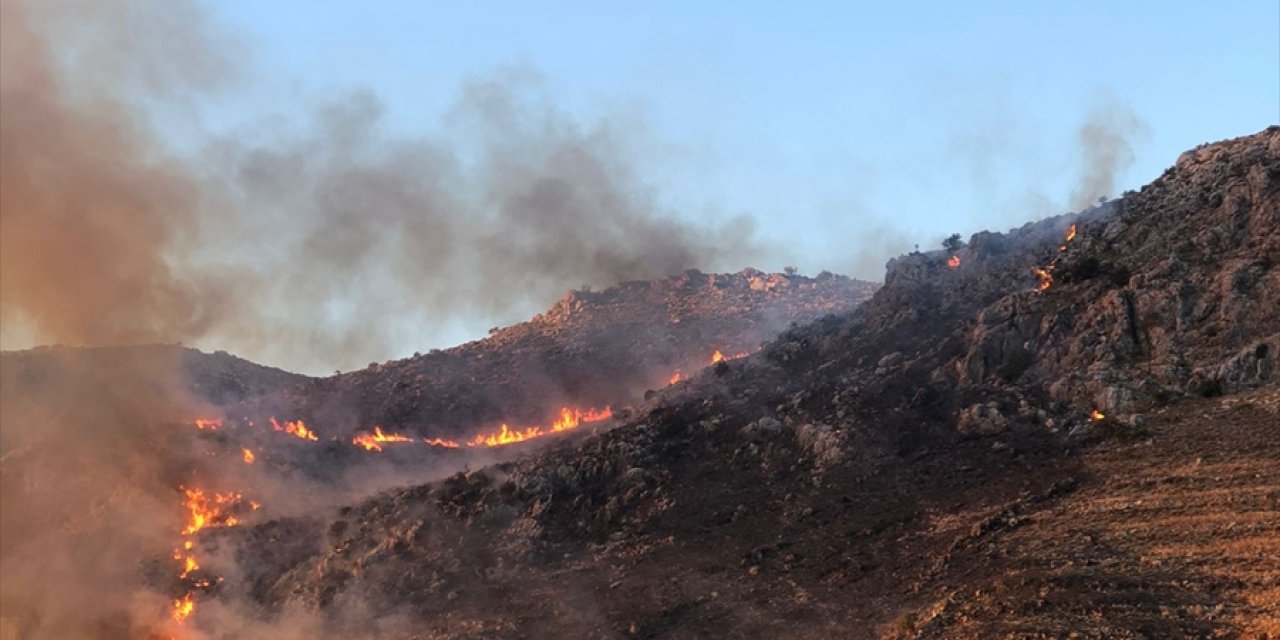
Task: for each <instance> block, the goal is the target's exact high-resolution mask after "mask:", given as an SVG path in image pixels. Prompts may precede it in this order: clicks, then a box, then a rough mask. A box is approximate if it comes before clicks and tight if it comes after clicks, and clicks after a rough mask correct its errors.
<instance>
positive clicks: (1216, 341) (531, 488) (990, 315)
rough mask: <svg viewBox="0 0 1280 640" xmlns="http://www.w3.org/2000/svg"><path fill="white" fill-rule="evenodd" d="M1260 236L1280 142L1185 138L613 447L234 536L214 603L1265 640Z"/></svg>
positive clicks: (1271, 561)
mask: <svg viewBox="0 0 1280 640" xmlns="http://www.w3.org/2000/svg"><path fill="white" fill-rule="evenodd" d="M1072 224H1074V225H1076V228H1077V229H1078V235H1077V236H1076V237H1074V239H1073V240H1071V241H1070V242H1069V243H1065V241H1064V238H1066V237H1067V236H1068V233H1067V232H1068V229H1070V228H1071V227H1070V225H1072ZM1278 228H1280V128H1271V129H1268V130H1266V131H1264V132H1261V133H1259V134H1256V135H1253V136H1248V137H1245V138H1240V139H1236V140H1231V141H1226V142H1222V143H1215V144H1212V145H1206V146H1204V147H1201V148H1198V149H1196V150H1193V151H1190V152H1188V153H1187V154H1184V155H1183V157H1181V158H1180V159H1179V160H1178V162H1177V164H1176V165H1175V166H1173V167H1172V168H1171V169H1170V170H1169V171H1167V172H1166V173H1165V175H1163V176H1162V177H1161V178H1159V179H1158V180H1156V181H1155V182H1153V183H1152V184H1151V185H1148V186H1147V187H1144V188H1143V189H1142V190H1141V191H1140V192H1136V193H1128V194H1125V196H1124V197H1122V198H1120V199H1118V200H1115V201H1111V202H1107V203H1105V204H1102V205H1100V206H1098V207H1095V208H1092V209H1089V210H1086V211H1083V212H1080V213H1079V214H1076V215H1071V216H1064V217H1060V218H1053V219H1048V220H1044V221H1041V222H1038V223H1034V224H1029V225H1027V226H1025V227H1023V228H1020V229H1017V230H1014V231H1011V232H1009V233H1005V234H998V233H981V234H977V235H975V236H973V237H972V238H971V239H970V241H969V242H968V243H967V246H966V247H964V248H963V249H960V250H959V251H957V252H956V253H955V255H956V256H957V257H958V258H959V262H960V265H959V266H958V267H955V268H953V267H952V266H950V265H949V264H948V259H949V258H951V257H952V256H951V255H950V254H939V253H934V254H914V255H910V256H906V257H904V258H902V259H899V260H897V261H894V262H893V263H891V264H890V265H889V272H888V275H887V277H886V283H885V286H884V287H883V288H882V289H881V290H880V291H879V292H877V293H876V295H875V296H874V298H872V300H870V301H869V302H868V303H866V304H865V305H863V306H861V307H859V308H858V309H856V310H854V311H852V312H850V313H847V314H843V315H838V316H832V317H827V318H824V319H820V320H818V321H816V322H814V323H812V324H808V325H805V326H801V327H797V328H795V329H793V330H791V331H788V332H786V333H784V334H783V335H782V336H780V337H779V338H778V339H776V340H774V341H773V342H771V343H769V344H768V345H766V347H765V348H764V349H763V351H762V352H761V353H759V354H757V355H755V356H752V357H750V358H747V359H744V360H741V361H736V362H730V363H725V364H722V365H718V366H717V367H715V368H713V369H711V370H708V371H705V372H703V373H702V374H700V375H699V376H697V377H696V378H694V379H693V380H691V381H689V382H687V383H682V384H680V385H676V386H674V387H672V388H670V389H668V390H666V391H664V392H662V393H660V394H659V395H658V396H657V397H655V398H653V399H652V400H651V401H650V402H649V403H648V404H647V405H646V406H644V407H641V408H640V410H639V411H638V412H637V413H636V414H635V415H634V417H633V418H631V419H630V420H628V421H626V424H624V425H622V426H620V427H619V428H617V429H615V430H612V431H610V432H607V433H603V434H600V435H596V436H592V437H587V438H585V439H582V440H580V441H573V440H564V441H561V442H560V445H559V446H558V447H556V448H554V449H552V450H549V451H546V452H545V453H542V454H538V455H531V456H528V457H525V458H522V459H519V460H516V461H514V462H510V463H505V464H499V465H495V466H492V467H489V468H485V469H481V470H477V471H472V472H466V473H459V474H457V475H455V476H453V477H451V478H449V479H447V480H445V481H442V482H439V483H433V484H429V485H422V486H417V487H412V488H408V489H404V490H401V491H396V492H391V493H387V494H384V495H382V496H380V497H378V498H376V499H373V500H371V501H368V502H365V503H362V504H358V505H352V506H351V507H348V508H345V509H342V510H341V511H339V512H337V513H330V514H320V515H317V516H316V517H314V518H306V519H288V520H277V521H273V522H269V523H266V524H263V525H260V526H257V527H254V528H251V529H248V530H245V531H240V532H232V535H236V536H244V537H243V539H242V540H241V542H242V543H243V544H241V545H240V549H241V552H240V553H241V554H242V555H241V561H242V563H243V564H244V565H246V566H255V567H259V568H258V569H256V570H255V571H254V572H253V575H252V576H251V578H250V579H248V581H247V584H246V588H245V589H244V590H243V591H242V592H240V593H239V594H229V595H228V596H227V597H228V598H230V599H232V600H234V599H235V598H243V599H244V600H245V601H248V602H252V603H254V604H255V605H256V606H259V607H262V610H263V611H264V612H265V613H264V616H266V617H268V618H269V617H270V615H271V614H270V612H272V611H278V610H280V609H281V608H282V607H284V606H285V605H286V604H289V605H290V606H299V605H301V606H303V607H304V608H308V609H311V610H313V611H316V612H318V613H319V615H321V616H324V617H326V618H327V619H328V621H329V623H330V624H331V625H333V628H335V629H339V630H340V632H341V633H348V634H357V633H358V632H369V630H368V628H367V627H363V626H360V625H356V624H353V623H351V621H350V620H348V619H346V618H345V617H344V615H343V612H344V611H348V610H350V609H351V608H353V607H354V606H356V605H357V604H358V605H359V606H360V607H372V608H373V609H374V610H375V611H383V612H388V613H389V612H397V613H400V614H403V615H407V616H409V619H411V620H413V621H414V622H413V623H412V624H409V625H407V626H404V627H398V628H397V629H396V631H398V632H399V633H400V635H403V636H405V637H422V638H426V637H512V638H514V637H550V636H566V635H567V636H574V637H618V638H625V637H705V636H706V635H708V634H715V635H717V636H720V637H795V638H806V637H814V638H817V637H827V636H830V635H832V634H837V635H841V634H845V635H847V634H849V633H850V632H851V630H853V633H854V635H855V636H858V637H875V636H879V635H889V636H898V637H989V636H990V635H991V634H995V635H1012V636H1016V637H1036V636H1037V635H1043V636H1046V637H1057V636H1059V635H1061V634H1062V633H1065V632H1067V631H1068V630H1069V631H1070V632H1075V633H1077V634H1078V635H1079V636H1080V637H1095V638H1110V637H1152V636H1157V637H1183V636H1200V635H1204V634H1220V635H1227V636H1231V635H1240V634H1243V633H1246V632H1255V633H1263V632H1270V633H1274V632H1275V630H1276V627H1275V625H1276V622H1275V616H1274V612H1275V607H1274V604H1275V599H1274V598H1275V595H1276V594H1275V590H1274V576H1275V575H1276V571H1277V565H1276V561H1275V558H1276V557H1278V556H1277V554H1276V551H1277V544H1280V532H1278V531H1277V529H1276V525H1275V523H1276V522H1277V515H1280V505H1278V504H1277V500H1278V497H1280V494H1278V491H1280V489H1278V488H1277V487H1276V486H1275V484H1274V478H1275V477H1276V474H1275V471H1276V452H1275V450H1274V446H1273V445H1270V444H1268V443H1272V442H1274V441H1276V440H1277V436H1278V435H1280V431H1278V430H1280V421H1277V420H1276V419H1275V413H1274V404H1275V399H1274V386H1275V376H1274V373H1273V370H1274V364H1275V358H1276V354H1277V352H1278V350H1280V342H1278V340H1280V309H1277V303H1278V302H1280V300H1278V299H1277V292H1278V291H1280V272H1278V271H1277V270H1276V269H1275V265H1276V264H1277V263H1280V233H1277V229H1278ZM1063 246H1065V247H1066V248H1065V249H1063V248H1062V247H1063ZM952 262H953V263H954V261H952ZM1050 264H1052V265H1053V267H1054V268H1053V269H1052V276H1053V277H1052V279H1051V280H1050V281H1049V283H1048V286H1047V289H1045V290H1044V291H1038V290H1037V289H1038V288H1042V287H1043V286H1044V285H1045V279H1044V278H1043V277H1037V276H1036V275H1034V274H1033V273H1032V268H1033V267H1040V268H1045V267H1046V266H1047V265H1050ZM1255 389H1260V391H1253V390H1255ZM1223 394H1226V395H1233V396H1238V395H1239V394H1254V395H1245V396H1239V397H1241V398H1242V399H1243V398H1247V399H1248V404H1243V403H1241V404H1228V405H1222V404H1220V403H1219V401H1218V400H1206V399H1204V398H1205V397H1212V396H1217V395H1223ZM1095 412H1096V414H1095ZM1091 414H1094V415H1095V417H1093V418H1090V415H1091ZM1100 414H1105V415H1106V417H1105V418H1098V417H1097V415H1100ZM1202 439H1203V441H1204V442H1203V443H1202V444H1197V442H1199V441H1200V440H1202ZM1197 451H1199V452H1201V453H1202V455H1197V456H1196V457H1197V458H1199V459H1200V462H1195V461H1194V458H1192V453H1194V452H1197ZM1205 461H1211V462H1209V463H1207V464H1208V466H1205V465H1206V462H1205ZM1188 464H1195V465H1196V466H1195V467H1193V469H1192V470H1188V469H1187V467H1186V465H1188ZM1214 465H1222V466H1220V467H1218V466H1214ZM1195 469H1198V470H1195ZM1207 469H1214V470H1213V471H1208V470H1207ZM1144 492H1149V493H1150V495H1151V496H1152V497H1151V498H1149V499H1151V500H1153V501H1154V504H1152V505H1150V506H1149V507H1145V508H1144V509H1148V510H1150V509H1154V511H1149V513H1148V512H1144V513H1148V515H1149V516H1150V518H1152V520H1150V521H1144V520H1142V518H1137V519H1135V518H1134V517H1133V516H1132V514H1131V513H1129V512H1127V511H1125V510H1120V509H1113V508H1110V507H1108V506H1107V505H1114V504H1125V503H1126V501H1128V503H1130V504H1133V503H1135V502H1136V501H1137V500H1138V498H1137V496H1138V495H1140V494H1143V493H1144ZM1215 492H1216V493H1215ZM1213 495H1222V496H1226V495H1231V496H1235V499H1234V500H1232V501H1230V502H1226V503H1225V504H1214V498H1213V497H1212V496H1213ZM1178 504H1181V505H1182V506H1176V505H1178ZM1197 509H1198V511H1197ZM1152 522H1158V523H1159V525H1158V526H1157V525H1153V524H1151V523H1152ZM1224 522H1225V524H1224ZM1210 565H1216V566H1213V567H1211V566H1210ZM362 610H367V609H362ZM344 625H350V626H344ZM391 632H392V630H390V629H383V630H380V631H378V633H381V634H384V635H385V634H388V633H391Z"/></svg>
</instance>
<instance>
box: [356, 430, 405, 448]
mask: <svg viewBox="0 0 1280 640" xmlns="http://www.w3.org/2000/svg"><path fill="white" fill-rule="evenodd" d="M387 442H413V438H410V437H409V436H404V435H400V434H398V433H383V432H382V427H374V428H373V433H362V434H359V435H357V436H356V437H355V438H353V439H352V440H351V444H354V445H359V446H361V447H364V450H365V451H382V445H383V443H387Z"/></svg>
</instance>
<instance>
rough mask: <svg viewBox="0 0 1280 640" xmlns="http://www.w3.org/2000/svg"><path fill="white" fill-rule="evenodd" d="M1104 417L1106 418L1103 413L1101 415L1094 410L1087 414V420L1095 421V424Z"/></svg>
mask: <svg viewBox="0 0 1280 640" xmlns="http://www.w3.org/2000/svg"><path fill="white" fill-rule="evenodd" d="M1106 417H1107V415H1106V414H1105V413H1103V412H1101V411H1098V410H1097V409H1094V410H1093V411H1092V412H1091V413H1090V414H1089V419H1090V420H1093V421H1095V422H1097V421H1098V420H1103V419H1105V418H1106Z"/></svg>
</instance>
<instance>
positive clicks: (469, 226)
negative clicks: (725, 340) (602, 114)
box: [0, 0, 760, 372]
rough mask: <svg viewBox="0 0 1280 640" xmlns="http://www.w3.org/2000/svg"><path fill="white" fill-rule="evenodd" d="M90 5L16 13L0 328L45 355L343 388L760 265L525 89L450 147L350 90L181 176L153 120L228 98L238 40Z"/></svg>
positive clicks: (466, 122) (507, 96) (480, 90)
mask: <svg viewBox="0 0 1280 640" xmlns="http://www.w3.org/2000/svg"><path fill="white" fill-rule="evenodd" d="M84 5H85V6H80V5H79V4H73V5H59V6H58V7H56V8H55V9H56V10H47V9H46V8H44V7H41V8H39V9H38V10H37V9H36V8H33V7H31V6H29V5H27V4H26V3H23V2H18V1H11V0H6V1H5V3H4V5H3V6H4V47H5V50H4V54H5V55H4V61H3V64H4V68H3V145H2V146H3V153H4V156H3V161H4V162H3V178H2V179H3V231H4V233H3V243H4V244H3V247H2V249H3V251H2V252H0V253H2V254H3V261H4V263H3V274H4V275H3V278H4V279H3V290H4V296H3V305H2V307H0V312H2V313H3V317H4V320H5V322H6V324H9V323H13V324H14V325H15V326H22V327H24V328H27V329H28V331H29V332H30V333H32V334H34V336H35V337H36V339H37V340H39V341H40V342H60V343H69V344H90V345H94V344H122V343H137V342H174V341H184V342H191V341H198V340H200V339H202V338H209V339H213V340H214V341H215V343H216V344H217V345H219V346H231V345H234V348H235V350H236V351H237V352H239V353H246V354H252V355H253V356H254V357H256V358H259V359H261V360H265V361H268V362H272V363H273V364H282V365H286V366H290V367H293V368H295V369H305V370H309V371H312V372H316V371H324V370H328V367H337V368H342V369H346V368H352V367H357V366H362V365H363V364H365V363H366V362H368V361H369V359H382V358H386V357H389V356H391V355H403V354H397V353H396V351H395V349H396V346H397V345H402V344H404V343H405V342H406V340H405V338H406V337H411V336H413V335H415V331H416V332H417V333H419V334H420V333H421V332H422V328H423V327H434V326H439V325H441V324H445V323H448V322H459V321H463V320H466V321H469V322H470V323H471V324H475V323H478V322H483V321H484V320H489V321H491V322H493V323H495V324H497V323H509V322H513V321H516V320H519V319H521V318H523V317H527V316H528V315H531V313H532V312H533V311H536V310H538V309H540V308H542V307H544V306H545V305H546V304H547V303H548V302H549V301H551V300H554V299H555V298H556V297H558V296H559V295H561V294H562V293H563V292H564V291H565V290H567V289H570V288H575V287H578V286H582V285H584V284H585V285H595V286H607V285H609V284H612V283H615V282H618V281H621V280H628V279H643V278H653V277H657V276H661V275H665V274H670V273H676V272H679V271H682V270H684V269H686V268H691V267H696V266H704V265H718V266H722V265H726V264H730V261H743V262H744V263H745V262H750V261H751V260H752V258H753V257H754V256H756V255H758V254H759V251H760V248H759V247H758V246H757V245H756V243H755V242H754V239H753V228H752V225H751V224H750V223H749V221H746V220H734V221H730V222H729V223H727V224H724V225H717V224H707V225H705V226H704V225H697V224H691V223H688V222H682V221H677V220H675V219H673V218H672V217H671V216H670V215H668V213H667V212H666V211H664V210H663V209H662V204H661V198H660V196H659V194H658V193H657V192H656V191H655V190H654V189H653V188H652V187H651V186H649V185H647V184H645V182H644V180H643V179H642V177H641V176H640V175H639V174H638V172H637V169H636V167H635V160H634V158H635V155H636V154H635V151H634V147H635V145H633V144H632V140H631V137H632V136H633V135H635V133H634V132H633V131H629V130H628V131H624V130H622V128H621V127H619V126H617V125H615V124H613V123H612V122H610V121H608V120H602V121H599V122H594V123H590V124H586V125H583V124H579V123H578V122H575V121H574V120H573V119H571V118H570V117H569V116H567V115H566V114H564V113H563V112H561V111H559V110H557V109H556V108H555V106H554V105H553V104H552V103H551V101H550V99H549V98H547V97H546V96H545V95H542V94H541V91H540V82H539V80H538V79H537V78H536V75H535V74H532V73H531V72H527V71H523V72H522V71H519V70H516V71H509V72H503V73H499V74H495V77H493V78H491V79H488V80H484V81H477V82H474V83H472V84H471V85H469V86H467V87H464V88H463V90H462V91H461V94H460V97H459V98H458V99H457V101H456V104H455V106H454V108H453V110H452V112H451V113H450V114H449V116H448V117H447V118H445V120H444V122H443V123H442V130H443V133H442V135H441V137H440V138H439V139H428V138H406V137H404V136H393V135H391V134H389V133H388V132H387V131H386V130H385V127H384V126H383V124H382V107H381V105H380V103H379V101H378V100H377V98H376V97H374V96H372V95H370V94H368V93H366V92H360V91H356V92H352V93H350V94H348V95H342V96H336V97H334V98H332V99H330V100H327V101H326V102H325V103H323V104H318V105H314V106H312V107H311V108H310V109H309V111H310V115H308V116H307V117H306V118H305V120H304V124H302V125H301V126H300V127H296V128H290V127H281V126H280V124H279V123H278V122H268V123H263V124H260V125H247V126H246V127H244V129H243V130H241V131H238V132H237V134H236V135H235V136H234V138H232V137H224V138H221V139H216V140H211V141H208V142H207V144H204V145H201V146H203V148H204V150H203V151H201V152H199V153H197V154H196V155H195V156H194V157H191V156H180V155H179V154H177V153H176V152H174V151H173V150H171V149H169V148H166V146H165V145H164V144H162V143H161V142H160V141H158V140H157V139H156V138H157V135H158V134H157V129H156V127H154V126H152V125H151V124H150V123H149V122H148V121H147V116H146V114H148V113H153V112H154V111H156V110H157V109H158V107H156V105H160V106H161V107H165V108H177V109H180V108H181V106H182V104H183V102H184V101H191V100H195V99H197V98H198V97H199V96H201V95H205V94H211V93H212V92H214V91H216V90H217V89H218V87H220V86H222V85H223V84H224V83H225V81H226V79H227V78H228V77H230V76H232V75H234V68H233V65H231V64H229V63H227V62H225V61H223V60H220V59H219V58H218V57H217V56H216V55H214V54H213V53H212V52H214V51H222V50H225V48H226V47H224V46H223V45H224V44H225V43H223V42H222V41H221V40H220V36H216V35H210V34H209V33H208V32H207V30H206V27H205V25H204V23H203V20H202V19H201V14H200V11H199V10H198V8H196V7H194V6H191V5H186V4H182V3H176V4H175V3H157V4H156V5H155V6H152V5H151V4H148V3H141V4H138V3H105V4H104V3H84ZM90 5H92V6H90ZM108 5H109V6H108ZM80 11H88V12H89V13H90V14H91V15H92V16H93V18H94V19H93V20H84V16H83V15H81V14H80V13H78V12H80ZM71 18H76V19H77V22H79V23H82V24H86V25H88V24H92V25H93V26H92V27H89V26H80V27H77V26H75V25H73V24H70V23H71V22H72V20H71ZM148 18H151V19H154V22H147V19H148ZM172 27H177V28H176V29H175V28H172ZM206 49H207V50H206ZM117 79H118V81H115V80H117ZM326 365H327V366H326Z"/></svg>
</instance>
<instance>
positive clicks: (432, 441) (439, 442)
mask: <svg viewBox="0 0 1280 640" xmlns="http://www.w3.org/2000/svg"><path fill="white" fill-rule="evenodd" d="M422 441H423V442H424V443H426V444H428V445H430V446H433V447H444V448H446V449H457V448H458V447H461V446H462V444H461V443H459V442H458V441H457V440H445V439H444V438H429V439H428V438H424V439H423V440H422Z"/></svg>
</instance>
